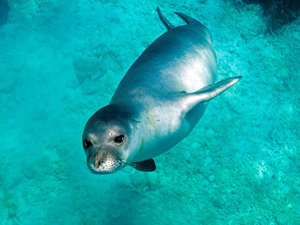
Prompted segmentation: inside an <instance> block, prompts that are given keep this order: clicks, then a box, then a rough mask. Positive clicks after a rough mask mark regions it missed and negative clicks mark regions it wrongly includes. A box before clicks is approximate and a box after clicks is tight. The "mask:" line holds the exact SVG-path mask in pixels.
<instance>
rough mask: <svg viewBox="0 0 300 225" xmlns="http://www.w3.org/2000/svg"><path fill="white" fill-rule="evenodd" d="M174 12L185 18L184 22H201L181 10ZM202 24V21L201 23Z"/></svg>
mask: <svg viewBox="0 0 300 225" xmlns="http://www.w3.org/2000/svg"><path fill="white" fill-rule="evenodd" d="M174 13H175V14H176V15H178V16H179V17H180V18H181V19H183V20H184V22H186V23H187V24H189V23H200V22H199V21H198V20H196V19H194V18H192V17H190V16H187V15H185V14H183V13H181V12H174ZM200 24H202V23H200Z"/></svg>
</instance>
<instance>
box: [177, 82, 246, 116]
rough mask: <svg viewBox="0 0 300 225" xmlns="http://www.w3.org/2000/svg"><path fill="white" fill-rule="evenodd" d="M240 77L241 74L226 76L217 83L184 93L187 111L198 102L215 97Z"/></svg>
mask: <svg viewBox="0 0 300 225" xmlns="http://www.w3.org/2000/svg"><path fill="white" fill-rule="evenodd" d="M241 78H242V77H241V76H239V77H232V78H228V79H225V80H222V81H220V82H218V83H215V84H211V85H209V86H206V87H204V88H201V89H200V90H199V91H196V92H193V93H188V94H185V96H184V99H183V100H184V103H185V104H186V107H187V111H189V110H190V109H192V108H194V107H195V106H196V105H198V104H199V103H203V102H207V101H209V100H212V99H213V98H215V97H217V96H218V95H219V94H221V93H222V92H224V91H226V90H227V89H228V88H230V87H231V86H232V85H234V84H235V83H237V82H238V81H239V80H240V79H241Z"/></svg>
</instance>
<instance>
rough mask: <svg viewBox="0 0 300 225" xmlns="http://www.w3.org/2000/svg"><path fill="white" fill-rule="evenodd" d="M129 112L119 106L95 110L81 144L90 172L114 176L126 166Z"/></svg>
mask: <svg viewBox="0 0 300 225" xmlns="http://www.w3.org/2000/svg"><path fill="white" fill-rule="evenodd" d="M129 117H130V114H129V111H128V110H127V109H126V108H125V107H123V106H120V105H108V106H106V107H104V108H101V109H100V110H98V111H97V112H96V113H95V114H94V115H93V116H92V117H91V118H90V119H89V120H88V122H87V124H86V126H85V129H84V132H83V135H82V144H83V148H84V151H85V154H86V156H87V166H88V168H89V169H90V170H91V172H92V173H95V174H109V173H114V172H116V171H118V170H120V169H122V168H123V167H125V166H126V165H127V163H126V160H127V154H126V153H127V152H128V151H127V149H128V148H129V146H130V140H129V136H130V134H131V130H132V129H131V126H130V124H128V122H126V121H128V120H126V118H129Z"/></svg>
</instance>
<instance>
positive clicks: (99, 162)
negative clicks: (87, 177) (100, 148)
mask: <svg viewBox="0 0 300 225" xmlns="http://www.w3.org/2000/svg"><path fill="white" fill-rule="evenodd" d="M100 164H101V161H100V160H96V161H95V167H96V168H99V166H100Z"/></svg>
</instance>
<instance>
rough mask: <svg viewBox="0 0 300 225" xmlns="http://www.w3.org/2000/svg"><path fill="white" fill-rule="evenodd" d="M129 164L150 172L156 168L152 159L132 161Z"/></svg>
mask: <svg viewBox="0 0 300 225" xmlns="http://www.w3.org/2000/svg"><path fill="white" fill-rule="evenodd" d="M130 166H132V167H133V168H135V169H137V170H139V171H143V172H152V171H154V170H155V169H156V165H155V162H154V160H153V159H148V160H145V161H142V162H133V163H130Z"/></svg>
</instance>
